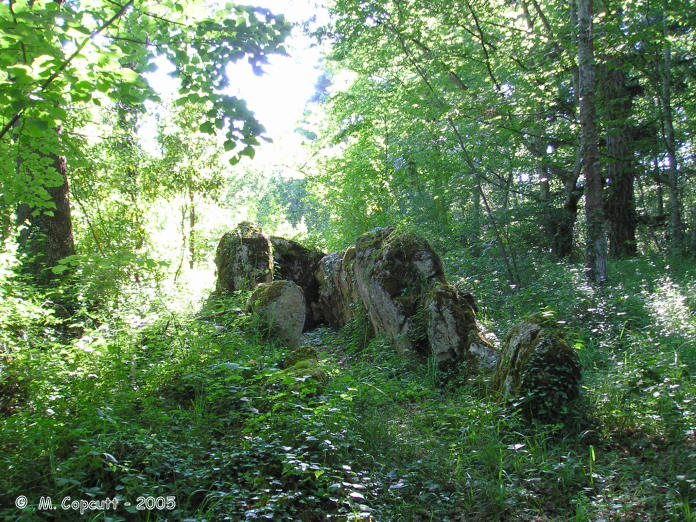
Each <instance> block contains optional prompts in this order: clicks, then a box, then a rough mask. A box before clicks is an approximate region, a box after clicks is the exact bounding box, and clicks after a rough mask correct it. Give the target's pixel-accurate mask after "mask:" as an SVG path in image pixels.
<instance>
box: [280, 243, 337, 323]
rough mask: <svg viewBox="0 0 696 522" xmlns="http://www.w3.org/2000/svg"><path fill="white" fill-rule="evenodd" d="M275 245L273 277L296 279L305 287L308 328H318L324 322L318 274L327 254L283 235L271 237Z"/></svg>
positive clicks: (303, 288) (300, 285)
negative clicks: (322, 260) (316, 274)
mask: <svg viewBox="0 0 696 522" xmlns="http://www.w3.org/2000/svg"><path fill="white" fill-rule="evenodd" d="M271 245H272V246H273V277H274V278H275V279H285V280H288V281H293V282H294V283H296V284H297V285H298V286H299V287H300V288H302V291H303V292H304V297H305V315H306V319H305V330H311V329H312V328H315V327H317V326H318V325H319V324H321V322H322V313H321V307H320V306H319V282H318V281H317V279H316V278H315V277H314V273H315V272H316V271H317V269H318V268H319V262H320V261H321V259H322V258H323V257H324V256H325V254H324V253H322V252H319V251H317V250H311V249H309V248H306V247H304V246H302V245H300V244H299V243H297V242H295V241H291V240H289V239H283V238H282V237H271Z"/></svg>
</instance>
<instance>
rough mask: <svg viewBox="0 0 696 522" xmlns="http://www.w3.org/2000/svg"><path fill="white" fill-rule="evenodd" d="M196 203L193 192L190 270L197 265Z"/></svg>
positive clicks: (191, 191) (191, 193)
mask: <svg viewBox="0 0 696 522" xmlns="http://www.w3.org/2000/svg"><path fill="white" fill-rule="evenodd" d="M195 227H196V202H195V201H194V194H193V190H190V191H189V238H188V244H189V268H190V269H191V270H193V266H194V265H195V264H196V242H195V239H196V229H195Z"/></svg>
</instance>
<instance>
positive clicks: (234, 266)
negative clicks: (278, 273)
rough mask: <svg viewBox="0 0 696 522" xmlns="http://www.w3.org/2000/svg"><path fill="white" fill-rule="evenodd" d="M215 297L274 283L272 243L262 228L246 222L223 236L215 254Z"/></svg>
mask: <svg viewBox="0 0 696 522" xmlns="http://www.w3.org/2000/svg"><path fill="white" fill-rule="evenodd" d="M215 266H216V267H217V283H216V290H217V292H218V293H225V292H234V291H235V290H253V289H254V288H255V287H256V285H257V284H259V283H269V282H271V281H272V280H273V254H272V250H271V241H270V239H269V237H268V236H267V235H266V234H264V233H263V230H261V227H259V226H258V225H255V224H253V223H249V222H243V223H240V224H239V225H238V226H237V228H236V229H235V230H234V231H232V232H228V233H226V234H225V235H223V236H222V239H220V243H219V244H218V247H217V251H216V252H215Z"/></svg>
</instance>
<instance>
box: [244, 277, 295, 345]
mask: <svg viewBox="0 0 696 522" xmlns="http://www.w3.org/2000/svg"><path fill="white" fill-rule="evenodd" d="M248 308H249V309H250V310H251V312H252V313H254V314H256V315H258V317H259V318H260V320H261V322H262V323H263V325H264V326H265V327H266V328H267V331H268V333H269V335H270V336H271V337H277V338H278V339H281V340H283V341H284V342H286V343H287V344H288V345H290V346H297V345H299V343H300V340H301V339H302V330H303V329H304V323H305V300H304V295H303V293H302V289H301V288H300V287H299V286H297V285H296V284H295V283H294V282H292V281H282V280H281V281H273V282H272V283H261V284H259V285H258V286H257V287H256V290H254V292H253V293H252V294H251V297H249V302H248Z"/></svg>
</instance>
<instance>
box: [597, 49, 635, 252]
mask: <svg viewBox="0 0 696 522" xmlns="http://www.w3.org/2000/svg"><path fill="white" fill-rule="evenodd" d="M603 86H604V89H603V90H604V97H605V106H606V117H607V120H606V121H607V124H606V125H607V130H606V132H607V135H606V145H607V157H608V160H607V179H608V186H607V193H608V194H607V199H606V205H605V211H606V218H607V223H608V225H609V227H608V228H609V253H610V254H611V255H612V256H615V257H626V256H634V255H635V254H636V225H637V220H636V205H635V199H634V194H633V183H634V180H635V172H634V169H633V164H632V163H633V162H632V160H631V151H630V150H629V145H628V143H629V135H630V128H629V125H628V119H629V118H630V116H631V108H632V106H633V95H632V93H631V91H630V89H629V88H628V78H627V75H626V73H625V71H623V69H622V68H621V63H612V64H610V65H609V66H608V68H607V70H606V77H605V81H604V82H603Z"/></svg>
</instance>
